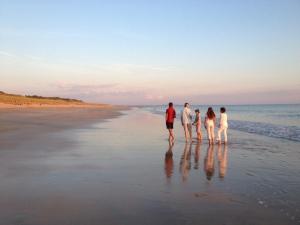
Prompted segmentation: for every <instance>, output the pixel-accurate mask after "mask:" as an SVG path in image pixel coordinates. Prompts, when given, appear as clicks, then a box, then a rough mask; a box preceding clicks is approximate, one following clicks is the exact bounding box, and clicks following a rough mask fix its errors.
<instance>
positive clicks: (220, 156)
mask: <svg viewBox="0 0 300 225" xmlns="http://www.w3.org/2000/svg"><path fill="white" fill-rule="evenodd" d="M173 146H174V143H171V142H169V147H168V150H167V151H166V153H165V164H164V169H165V175H166V178H167V179H168V180H169V179H170V178H171V177H172V175H173V170H174V160H173ZM193 148H194V152H193V154H192V149H193ZM215 150H216V151H215ZM227 152H228V146H227V145H218V146H216V145H209V146H208V147H207V151H206V156H205V158H204V164H203V168H204V173H205V177H206V178H207V180H211V179H212V178H213V176H214V174H215V169H218V172H219V178H220V179H221V180H222V179H224V177H225V175H226V172H227V163H228V157H227ZM192 155H193V157H194V160H193V162H192ZM200 156H201V143H200V142H197V143H196V144H195V145H194V147H193V145H192V144H191V143H185V145H184V149H183V153H182V155H181V158H180V165H179V172H180V173H181V175H182V181H183V182H185V181H187V179H188V176H189V172H190V170H191V168H193V169H194V170H198V169H199V166H200ZM215 157H217V159H216V160H217V167H218V168H215V166H216V165H215Z"/></svg>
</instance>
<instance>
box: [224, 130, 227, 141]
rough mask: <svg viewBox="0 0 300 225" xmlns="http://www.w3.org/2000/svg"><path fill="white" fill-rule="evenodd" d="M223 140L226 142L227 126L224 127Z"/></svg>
mask: <svg viewBox="0 0 300 225" xmlns="http://www.w3.org/2000/svg"><path fill="white" fill-rule="evenodd" d="M224 140H225V143H227V127H225V128H224Z"/></svg>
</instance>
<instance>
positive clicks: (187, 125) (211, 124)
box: [166, 102, 228, 145]
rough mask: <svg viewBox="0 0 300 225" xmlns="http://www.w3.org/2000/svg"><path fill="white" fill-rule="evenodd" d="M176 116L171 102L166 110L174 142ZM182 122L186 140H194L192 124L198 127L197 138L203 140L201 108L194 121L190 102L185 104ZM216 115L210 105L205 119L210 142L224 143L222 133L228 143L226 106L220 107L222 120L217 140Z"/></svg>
mask: <svg viewBox="0 0 300 225" xmlns="http://www.w3.org/2000/svg"><path fill="white" fill-rule="evenodd" d="M175 118H176V111H175V109H174V107H173V103H172V102H170V103H169V107H168V108H167V110H166V126H167V129H168V131H169V141H170V142H172V143H174V141H175V135H174V120H175ZM180 118H181V124H182V126H183V129H184V135H185V140H186V142H191V141H192V125H194V126H195V127H196V133H197V140H198V141H200V142H201V141H202V132H201V125H202V122H201V113H200V110H199V109H196V110H195V120H194V121H193V122H192V118H193V117H192V111H191V109H190V105H189V103H185V104H184V108H183V110H182V112H181V116H180ZM216 123H217V121H216V115H215V113H214V111H213V109H212V107H209V108H208V109H207V112H206V115H205V119H204V127H205V129H206V131H207V138H208V142H209V144H210V145H211V144H214V143H215V142H216V141H217V143H218V144H221V143H222V139H221V135H222V133H223V134H224V143H225V144H226V143H227V129H228V122H227V114H226V109H225V107H221V108H220V120H219V124H218V128H219V129H218V134H217V140H215V127H216Z"/></svg>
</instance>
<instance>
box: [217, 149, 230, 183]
mask: <svg viewBox="0 0 300 225" xmlns="http://www.w3.org/2000/svg"><path fill="white" fill-rule="evenodd" d="M227 150H228V147H227V145H218V164H219V178H221V179H224V177H225V175H226V172H227V164H228V160H227V159H228V158H227Z"/></svg>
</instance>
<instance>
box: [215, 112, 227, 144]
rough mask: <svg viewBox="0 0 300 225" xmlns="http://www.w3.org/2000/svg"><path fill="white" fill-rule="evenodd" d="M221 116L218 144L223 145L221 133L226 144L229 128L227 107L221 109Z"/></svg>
mask: <svg viewBox="0 0 300 225" xmlns="http://www.w3.org/2000/svg"><path fill="white" fill-rule="evenodd" d="M220 112H221V116H220V125H219V130H218V140H217V141H218V143H219V144H221V133H222V132H223V133H224V143H225V144H226V143H227V128H228V122H227V114H226V109H225V107H221V109H220Z"/></svg>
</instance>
